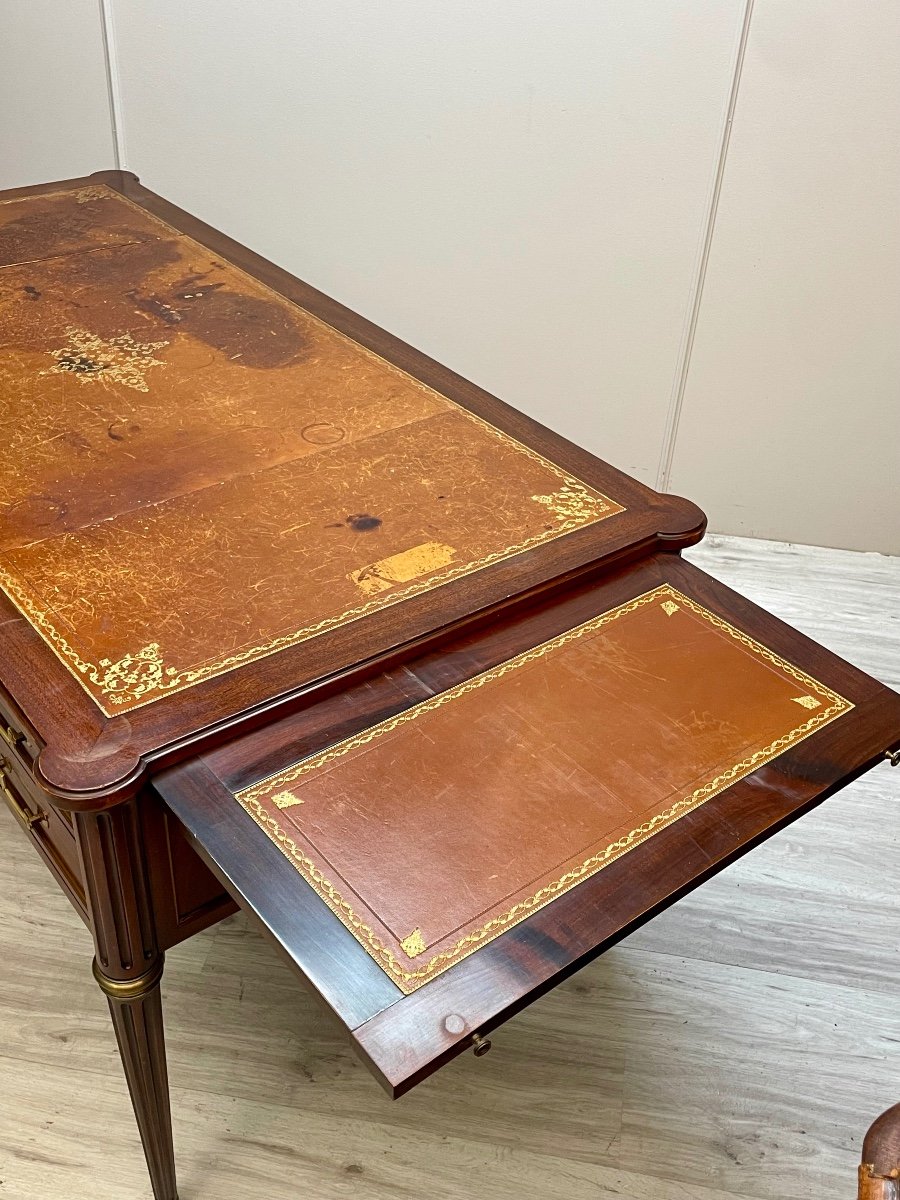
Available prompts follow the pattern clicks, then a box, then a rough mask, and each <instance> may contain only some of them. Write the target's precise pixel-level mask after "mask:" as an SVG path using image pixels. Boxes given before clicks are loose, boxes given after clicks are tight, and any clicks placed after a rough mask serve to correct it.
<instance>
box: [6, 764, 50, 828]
mask: <svg viewBox="0 0 900 1200" xmlns="http://www.w3.org/2000/svg"><path fill="white" fill-rule="evenodd" d="M0 792H2V793H3V799H4V800H5V801H6V804H7V807H8V808H9V810H10V812H11V813H12V815H13V816H14V817H15V818H16V820H17V821H18V822H19V824H20V825H21V826H22V828H23V829H26V830H27V831H28V832H29V833H31V831H32V830H33V829H34V827H35V825H40V824H41V823H42V822H43V821H46V820H47V814H46V813H45V812H44V811H43V809H40V808H39V809H38V810H37V812H36V813H33V812H30V811H29V809H27V808H26V807H25V805H24V804H23V803H22V801H21V800H20V799H19V797H18V796H17V795H16V794H15V793H14V792H12V791H10V788H9V781H8V779H7V778H6V776H5V775H4V773H3V772H2V771H0Z"/></svg>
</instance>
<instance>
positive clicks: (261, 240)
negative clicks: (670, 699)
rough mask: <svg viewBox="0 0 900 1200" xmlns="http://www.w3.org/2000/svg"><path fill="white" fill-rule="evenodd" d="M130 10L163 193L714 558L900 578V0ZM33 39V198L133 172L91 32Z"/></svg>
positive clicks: (136, 88) (359, 2) (119, 79)
mask: <svg viewBox="0 0 900 1200" xmlns="http://www.w3.org/2000/svg"><path fill="white" fill-rule="evenodd" d="M105 5H106V8H107V9H108V10H109V11H110V14H111V16H112V17H113V18H114V24H113V26H111V43H112V51H113V60H114V76H113V77H114V83H115V86H114V88H113V92H114V96H115V101H116V112H117V115H118V126H119V127H118V141H119V146H120V150H121V152H122V157H123V160H124V165H126V166H128V167H130V168H131V169H132V170H135V171H137V172H138V174H140V175H141V177H142V178H143V179H144V181H145V182H146V183H147V184H148V185H149V186H151V187H154V188H156V189H157V190H159V191H161V192H163V193H164V194H166V195H168V196H170V197H171V198H172V199H174V200H176V201H177V202H178V203H180V204H182V205H183V206H185V207H187V208H190V209H192V210H194V211H196V212H197V213H199V214H200V215H201V216H203V217H205V218H206V219H207V220H209V221H211V222H212V223H214V224H216V225H219V226H221V227H222V228H224V229H225V230H227V231H228V232H229V233H231V234H233V235H234V236H236V237H237V238H239V239H240V240H242V241H245V242H247V243H248V244H250V245H252V246H253V247H254V248H257V249H259V250H261V251H262V252H263V253H264V254H267V255H268V256H269V257H271V258H273V259H275V260H277V261H278V262H280V263H282V264H283V265H285V266H287V267H288V268H290V269H291V270H293V271H295V272H296V273H297V274H299V275H301V276H302V277H304V278H306V279H309V280H310V281H311V282H312V283H314V284H316V285H317V286H318V287H321V288H323V289H324V290H325V291H327V292H329V293H331V294H333V295H335V296H337V297H338V298H340V299H341V300H343V301H344V302H346V303H347V304H349V305H351V307H354V308H358V309H359V310H361V311H362V312H364V313H365V314H366V315H367V316H370V317H372V318H373V319H374V320H376V321H378V322H379V323H381V324H383V325H385V326H386V327H387V328H389V329H391V330H393V331H394V332H396V333H398V334H400V335H401V336H402V337H404V338H405V339H407V340H408V341H411V342H413V343H414V344H416V345H418V346H420V347H421V348H422V349H424V350H426V351H428V352H429V353H431V354H433V355H434V356H435V357H437V358H439V359H441V360H442V361H444V362H446V363H447V364H448V365H450V366H452V367H454V368H455V369H456V370H458V371H460V372H461V373H462V374H464V375H468V376H469V377H471V378H473V379H475V380H476V381H478V382H479V383H481V384H482V385H483V386H485V387H487V388H488V389H490V390H492V391H494V392H496V393H497V394H499V395H501V396H503V397H504V398H505V399H507V400H509V401H510V402H511V403H513V404H515V405H517V406H518V407H520V408H523V409H525V410H526V411H528V412H530V413H532V414H533V415H534V416H536V417H538V418H539V419H540V420H542V421H544V422H545V423H546V424H548V425H551V426H553V427H554V428H556V429H558V430H560V431H561V432H563V433H565V434H567V435H568V436H569V437H571V438H573V439H574V440H576V441H578V442H580V443H582V444H583V445H586V446H588V447H589V448H590V449H591V450H593V451H595V452H596V453H598V454H600V455H601V456H602V457H604V458H608V459H609V460H611V461H612V462H615V463H616V464H618V465H619V466H621V467H623V468H624V469H625V470H627V471H630V472H631V473H633V474H635V475H637V476H639V477H640V478H641V479H643V480H645V481H646V482H649V483H651V484H657V485H660V484H661V485H663V486H670V487H671V488H672V489H673V490H678V491H682V492H684V493H686V494H689V495H691V496H692V497H693V498H695V499H697V500H698V501H699V502H700V503H701V504H703V505H704V506H705V507H706V508H707V509H708V511H709V513H710V517H711V526H712V528H713V529H717V530H722V531H727V532H735V533H753V534H757V535H761V536H769V537H777V538H784V539H790V540H794V541H807V542H815V543H822V544H827V545H839V546H849V547H856V548H863V549H880V550H884V551H888V552H893V553H900V501H898V499H897V495H896V490H895V484H894V480H893V478H892V476H893V475H894V474H895V472H894V469H893V463H894V460H895V458H896V448H897V446H898V445H900V416H898V413H900V404H898V397H897V383H898V378H900V363H898V361H897V346H898V342H900V339H898V337H897V328H898V317H900V297H898V280H900V248H898V242H897V231H898V225H897V216H896V214H897V210H898V199H900V155H898V146H897V138H898V133H900V129H898V119H897V114H898V111H900V109H898V105H897V95H896V92H897V88H896V82H895V79H896V76H895V69H894V59H895V53H894V52H895V48H896V45H897V34H898V32H900V29H898V23H900V10H898V9H897V7H896V5H895V3H894V0H867V2H866V4H864V5H859V4H857V3H851V0H815V3H813V2H812V0H791V2H790V3H787V2H785V0H756V3H755V7H754V8H753V10H752V18H751V20H750V24H749V37H748V39H747V41H746V54H745V55H744V56H742V54H741V52H740V51H741V48H742V45H743V43H742V36H741V35H742V30H743V29H744V28H745V21H746V18H747V16H748V0H682V2H680V3H676V2H675V0H556V2H555V3H553V4H549V3H547V2H546V0H493V2H492V3H490V4H485V3H480V2H478V3H476V2H475V0H456V2H455V3H453V4H449V3H446V0H380V2H376V0H328V2H327V3H326V0H266V3H265V5H263V6H260V5H248V4H246V3H244V0H240V2H238V0H191V2H190V3H187V4H176V3H175V0H155V2H149V0H105ZM51 8H52V9H53V11H54V12H56V11H66V12H71V13H72V18H71V19H72V21H73V22H74V24H75V26H76V27H77V30H78V36H79V37H80V38H81V40H82V41H83V42H84V43H85V45H86V47H87V46H88V44H89V45H90V46H92V47H93V50H92V52H91V54H92V55H93V57H91V54H88V50H87V49H85V53H86V54H88V58H89V59H90V61H91V62H92V63H93V64H94V66H93V67H92V68H91V70H90V71H89V72H88V75H89V76H90V79H91V80H92V81H93V82H92V83H91V84H90V86H89V87H87V85H84V84H83V83H80V84H79V86H80V87H82V88H84V87H87V91H88V92H90V96H91V97H92V100H91V103H92V104H93V105H94V108H93V109H90V111H87V110H86V111H85V114H84V115H83V117H80V118H79V119H78V121H77V122H76V121H72V120H70V119H69V115H68V114H67V113H61V112H59V111H58V109H60V108H64V107H65V106H64V105H60V104H54V103H52V102H51V103H50V105H49V106H48V105H47V104H46V101H41V102H40V103H35V104H30V103H28V102H27V99H26V97H27V85H28V82H29V77H30V76H33V75H34V73H35V72H37V73H38V75H41V74H43V76H45V77H49V76H50V75H51V74H53V75H55V80H54V85H53V86H52V87H51V88H50V92H49V94H50V96H51V101H52V97H54V96H59V97H64V96H65V94H66V90H67V88H68V86H69V85H68V77H69V76H70V75H71V77H72V78H73V79H74V78H75V77H76V75H77V77H78V78H79V79H81V75H80V73H79V72H80V64H79V63H75V62H73V61H72V56H71V55H69V56H68V57H66V55H64V54H62V55H60V54H52V55H48V54H47V53H46V52H45V51H44V49H43V48H42V47H40V46H38V47H37V48H35V46H34V44H33V42H34V36H33V28H32V27H33V26H34V24H35V20H36V19H37V18H36V17H35V16H34V14H35V13H37V14H39V16H41V19H44V20H46V16H47V13H48V11H49V10H50V9H51ZM76 10H77V12H76ZM11 11H12V14H13V25H14V27H15V28H16V34H15V38H14V40H15V41H16V43H17V45H18V46H19V47H20V49H19V50H18V51H17V53H16V54H15V55H14V57H15V58H16V59H17V62H16V71H17V72H18V74H17V75H16V77H15V80H14V81H13V82H12V83H11V84H7V85H6V86H7V90H8V91H9V92H10V95H11V97H12V98H13V100H14V101H15V103H16V104H17V105H18V108H17V111H18V112H19V113H21V118H20V120H21V123H22V125H23V126H24V129H25V131H26V132H28V131H30V129H31V127H32V125H33V127H34V129H35V130H36V131H37V132H38V133H39V134H40V135H41V138H42V144H43V145H44V146H45V148H46V151H47V152H46V153H42V154H32V155H30V156H29V155H20V157H19V158H15V157H14V158H13V159H12V160H11V161H12V166H11V167H7V166H6V164H4V165H3V166H2V168H0V169H2V172H3V175H4V182H6V183H7V184H12V183H20V182H21V183H24V182H29V181H32V180H34V179H37V178H46V177H52V176H54V175H56V176H61V175H65V174H68V173H74V172H75V171H81V170H91V169H96V168H97V167H99V166H104V165H109V162H110V155H109V153H108V152H107V150H108V147H109V144H110V127H109V120H108V114H107V113H106V112H105V110H104V109H103V104H102V103H101V101H103V100H104V93H103V88H102V87H99V86H98V84H97V79H98V72H97V68H96V63H97V61H98V60H97V54H98V53H100V54H101V57H102V41H101V39H100V37H99V27H98V21H97V10H96V6H95V5H93V4H89V5H87V7H85V8H82V5H81V2H80V0H79V3H78V4H77V5H76V4H72V5H71V8H69V7H68V6H63V5H60V6H55V5H54V6H51V5H50V4H49V3H47V2H45V0H38V3H37V4H35V3H34V2H33V0H32V3H30V4H28V5H26V4H25V3H24V0H22V2H21V3H19V4H15V5H14V6H13V8H12V10H11ZM72 36H73V37H74V33H73V35H72ZM38 40H39V39H38ZM76 41H77V38H76ZM20 59H21V60H24V63H25V67H26V68H27V70H26V69H23V67H22V63H21V62H19V61H18V60H20ZM32 60H33V62H32ZM741 68H742V69H741ZM101 82H102V81H101ZM2 86H4V85H2V84H0V87H2ZM104 86H105V84H104ZM735 87H736V91H735V90H734V89H735ZM732 96H735V97H736V108H735V110H734V116H735V120H734V122H733V125H730V123H729V121H728V116H729V101H730V99H731V98H732ZM2 124H4V125H6V124H8V121H6V120H3V121H2ZM729 128H731V136H730V140H729V139H728V136H727V135H728V130H729ZM54 135H55V139H54ZM38 140H41V139H38ZM54 140H55V144H54ZM726 148H727V157H725V158H723V152H724V150H725V149H726ZM89 160H90V161H89ZM723 162H724V171H719V168H720V166H721V165H722V163H723ZM710 234H711V237H710V236H709V235H710Z"/></svg>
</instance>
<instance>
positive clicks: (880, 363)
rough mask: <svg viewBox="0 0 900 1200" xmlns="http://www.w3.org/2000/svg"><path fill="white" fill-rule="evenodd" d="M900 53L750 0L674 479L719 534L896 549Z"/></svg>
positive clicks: (792, 9)
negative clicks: (744, 52) (749, 21)
mask: <svg viewBox="0 0 900 1200" xmlns="http://www.w3.org/2000/svg"><path fill="white" fill-rule="evenodd" d="M898 46H900V7H898V6H897V4H896V3H895V2H894V0H867V3H865V4H858V3H854V2H853V0H791V2H790V3H784V2H783V0H757V3H756V6H755V9H754V14H753V22H752V26H751V33H750V39H749V44H748V49H747V55H746V60H745V65H744V71H743V77H742V80H741V86H740V93H739V101H738V107H737V116H736V120H735V123H734V127H733V132H732V137H731V145H730V149H729V153H728V162H727V169H726V174H725V180H724V186H723V189H722V196H721V202H720V205H719V210H718V217H717V221H716V226H715V235H714V238H713V244H712V254H711V258H710V264H709V271H708V274H707V279H706V286H705V288H704V291H703V299H702V305H701V309H700V320H699V324H698V329H697V337H696V341H695V345H694V353H693V357H692V360H691V367H690V371H689V374H688V380H687V388H686V391H685V399H684V408H683V411H682V417H681V422H680V425H679V428H678V435H677V440H676V446H675V457H674V471H673V474H672V480H671V485H672V488H673V490H675V491H679V492H684V493H686V494H688V495H690V496H691V497H692V498H694V499H695V500H697V501H698V502H699V503H700V504H701V505H703V506H704V507H705V508H706V509H707V511H708V512H709V513H710V517H711V527H712V528H713V529H717V530H721V531H726V532H728V533H738V534H750V535H753V536H761V537H768V538H777V539H779V540H785V541H798V542H809V543H816V544H819V545H828V546H841V547H846V548H849V549H862V550H881V551H883V552H886V553H893V554H898V553H900V469H898V464H900V73H898V67H897V50H898Z"/></svg>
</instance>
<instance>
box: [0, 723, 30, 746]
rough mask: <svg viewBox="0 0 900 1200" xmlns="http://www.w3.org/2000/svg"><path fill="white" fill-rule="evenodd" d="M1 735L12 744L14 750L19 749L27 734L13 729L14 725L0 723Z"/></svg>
mask: <svg viewBox="0 0 900 1200" xmlns="http://www.w3.org/2000/svg"><path fill="white" fill-rule="evenodd" d="M0 737H2V738H3V740H4V742H6V743H7V744H8V745H10V746H12V748H13V750H17V749H18V748H19V746H20V745H21V744H22V742H24V741H25V734H24V733H19V731H18V730H17V729H13V727H12V725H0Z"/></svg>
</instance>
